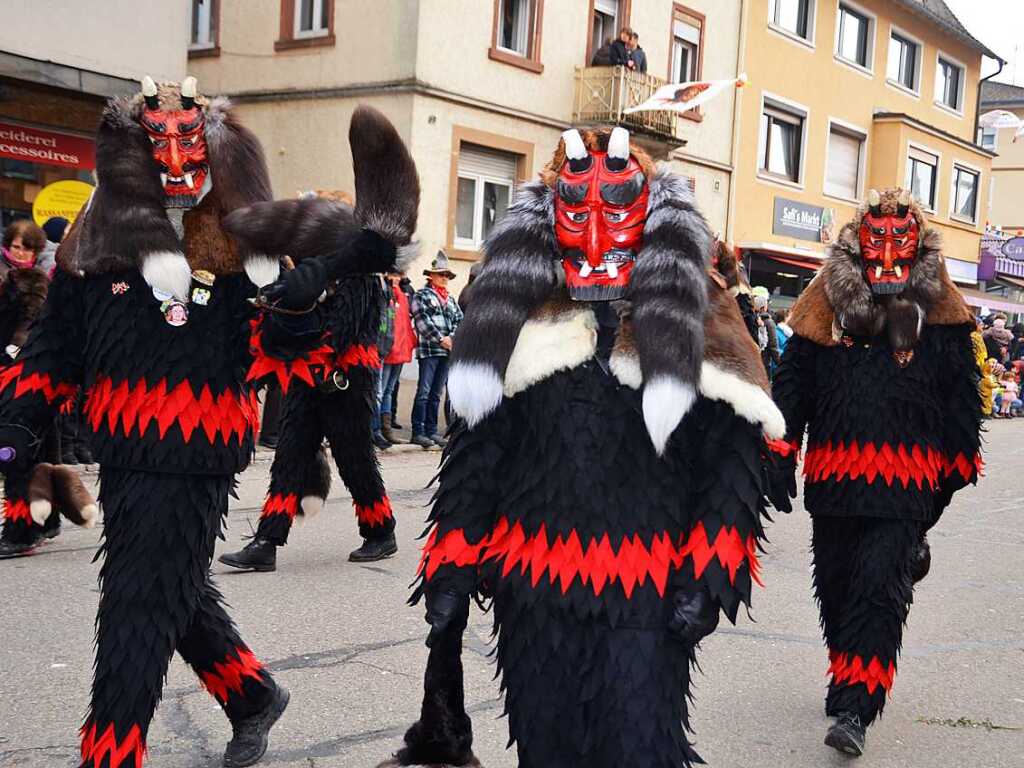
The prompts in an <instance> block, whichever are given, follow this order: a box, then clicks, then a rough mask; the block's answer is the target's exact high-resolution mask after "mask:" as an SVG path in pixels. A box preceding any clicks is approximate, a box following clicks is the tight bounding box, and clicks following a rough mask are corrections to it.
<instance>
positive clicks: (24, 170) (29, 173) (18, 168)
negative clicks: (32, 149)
mask: <svg viewBox="0 0 1024 768" xmlns="http://www.w3.org/2000/svg"><path fill="white" fill-rule="evenodd" d="M0 177H2V178H5V179H21V180H22V181H35V180H36V166H35V164H34V163H30V162H28V161H26V160H11V159H9V158H6V157H0Z"/></svg>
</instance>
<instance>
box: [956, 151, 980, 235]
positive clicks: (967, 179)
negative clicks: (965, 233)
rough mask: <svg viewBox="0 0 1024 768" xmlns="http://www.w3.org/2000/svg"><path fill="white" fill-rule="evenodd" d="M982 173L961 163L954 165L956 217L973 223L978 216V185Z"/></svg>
mask: <svg viewBox="0 0 1024 768" xmlns="http://www.w3.org/2000/svg"><path fill="white" fill-rule="evenodd" d="M980 180H981V174H979V173H978V172H977V171H972V170H969V169H967V168H962V167H961V166H959V165H954V166H953V211H952V215H953V217H954V218H957V219H963V220H965V221H969V222H971V223H972V224H973V223H974V222H975V221H977V217H978V186H979V182H980Z"/></svg>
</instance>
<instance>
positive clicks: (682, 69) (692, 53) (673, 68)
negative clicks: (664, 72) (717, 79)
mask: <svg viewBox="0 0 1024 768" xmlns="http://www.w3.org/2000/svg"><path fill="white" fill-rule="evenodd" d="M703 34H704V19H703V17H701V16H698V15H696V14H692V13H688V12H687V11H686V10H685V9H684V8H683V7H682V6H680V5H676V6H675V7H674V9H673V11H672V60H671V62H670V64H669V73H668V79H669V82H671V83H688V82H692V81H694V80H700V73H701V58H702V56H701V54H702V53H703V51H702V49H701V40H702V38H703Z"/></svg>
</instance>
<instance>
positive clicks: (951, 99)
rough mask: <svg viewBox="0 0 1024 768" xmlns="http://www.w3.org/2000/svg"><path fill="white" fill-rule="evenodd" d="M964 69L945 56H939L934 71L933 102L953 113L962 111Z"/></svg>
mask: <svg viewBox="0 0 1024 768" xmlns="http://www.w3.org/2000/svg"><path fill="white" fill-rule="evenodd" d="M963 98H964V68H963V67H962V66H960V65H959V64H957V63H956V62H954V61H951V60H950V59H947V58H946V57H945V56H939V63H938V67H937V68H936V70H935V101H936V102H937V103H939V104H941V105H943V106H945V107H948V108H949V109H952V110H953V111H954V112H960V111H962V109H963Z"/></svg>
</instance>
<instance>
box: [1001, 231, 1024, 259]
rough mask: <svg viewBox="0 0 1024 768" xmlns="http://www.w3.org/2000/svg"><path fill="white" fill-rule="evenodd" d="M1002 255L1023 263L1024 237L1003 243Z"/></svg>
mask: <svg viewBox="0 0 1024 768" xmlns="http://www.w3.org/2000/svg"><path fill="white" fill-rule="evenodd" d="M1003 255H1004V256H1006V257H1007V258H1009V259H1013V260H1014V261H1024V237H1011V238H1010V239H1009V240H1007V241H1006V242H1005V243H1003Z"/></svg>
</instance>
